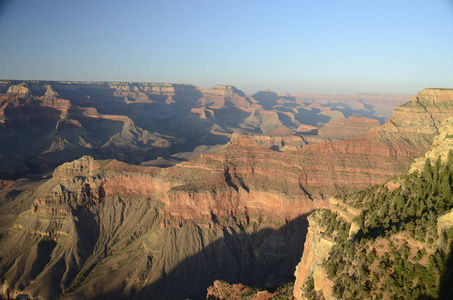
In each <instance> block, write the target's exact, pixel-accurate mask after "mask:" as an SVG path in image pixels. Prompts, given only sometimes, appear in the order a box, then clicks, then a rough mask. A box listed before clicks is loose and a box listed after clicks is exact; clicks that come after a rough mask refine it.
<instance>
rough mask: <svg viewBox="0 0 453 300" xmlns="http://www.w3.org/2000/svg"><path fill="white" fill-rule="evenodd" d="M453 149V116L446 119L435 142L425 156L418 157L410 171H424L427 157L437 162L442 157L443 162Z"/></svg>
mask: <svg viewBox="0 0 453 300" xmlns="http://www.w3.org/2000/svg"><path fill="white" fill-rule="evenodd" d="M450 150H453V118H447V119H445V120H444V121H443V122H442V124H441V127H440V128H439V135H438V136H436V137H435V138H434V141H433V144H432V146H431V148H430V150H429V151H427V152H426V153H425V156H424V157H421V158H417V159H416V160H415V161H414V163H413V164H412V165H411V167H410V171H411V172H414V171H416V170H418V171H422V170H423V166H424V164H425V160H426V159H430V160H431V162H435V161H436V160H437V158H438V157H440V159H441V161H442V162H445V161H446V160H447V158H448V153H449V151H450Z"/></svg>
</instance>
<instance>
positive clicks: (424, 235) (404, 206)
mask: <svg viewBox="0 0 453 300" xmlns="http://www.w3.org/2000/svg"><path fill="white" fill-rule="evenodd" d="M452 184H453V155H452V153H451V151H450V152H449V155H448V159H447V162H446V163H445V164H443V163H441V160H440V159H438V160H436V161H435V162H433V163H431V162H430V161H429V160H426V163H425V166H424V168H423V170H422V172H414V173H411V174H407V175H404V176H401V177H399V178H397V179H395V180H394V181H392V182H390V183H389V184H387V185H379V186H375V187H373V188H370V189H368V190H365V191H361V192H359V193H355V194H353V195H348V196H345V197H344V198H343V199H342V200H343V201H344V203H346V204H347V205H349V206H352V207H354V208H359V209H361V210H362V213H361V214H360V215H359V216H358V217H356V218H355V219H354V220H353V222H354V223H357V224H359V225H360V228H361V229H360V230H359V231H358V232H357V234H356V235H355V237H354V238H353V239H350V240H347V233H346V232H345V230H346V228H348V226H346V225H344V223H345V221H340V222H339V221H338V220H341V218H338V217H337V216H336V215H335V214H333V213H328V212H325V213H323V217H322V220H321V222H323V223H325V224H328V226H327V228H328V229H327V230H326V232H325V233H324V237H325V238H329V239H331V240H333V241H335V242H336V245H335V246H334V247H333V248H332V251H331V254H330V257H329V259H328V260H327V261H326V262H325V265H324V267H325V270H326V272H327V274H328V276H329V278H330V279H331V280H332V281H333V282H334V286H333V294H334V296H336V297H337V298H338V299H368V298H370V297H371V298H374V299H382V298H386V299H418V298H420V297H422V298H424V299H425V298H427V299H437V298H445V297H447V295H449V294H450V293H449V290H448V289H449V287H447V288H445V284H444V283H445V282H447V281H448V278H451V277H452V276H451V274H450V273H451V270H450V269H451V268H450V267H449V266H450V265H451V264H452V263H451V258H449V257H448V256H449V252H450V250H451V245H450V244H451V243H452V241H453V227H450V228H449V229H448V227H446V228H442V227H439V226H438V219H439V217H440V216H442V215H445V214H446V213H447V212H450V211H451V209H452V208H453V193H452ZM438 228H440V229H439V232H438ZM332 237H334V238H332ZM310 287H311V285H310V282H309V280H308V281H306V285H305V289H306V290H305V294H306V295H307V294H310V293H311V294H312V295H315V294H314V293H313V289H310Z"/></svg>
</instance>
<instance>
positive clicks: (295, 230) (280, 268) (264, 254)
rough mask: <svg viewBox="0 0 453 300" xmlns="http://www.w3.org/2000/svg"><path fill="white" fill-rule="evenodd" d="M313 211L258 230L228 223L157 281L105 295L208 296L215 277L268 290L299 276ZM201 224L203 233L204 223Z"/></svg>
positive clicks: (166, 297) (157, 297)
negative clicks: (219, 234)
mask: <svg viewBox="0 0 453 300" xmlns="http://www.w3.org/2000/svg"><path fill="white" fill-rule="evenodd" d="M308 215H309V214H305V215H302V216H300V217H298V218H297V219H294V220H292V221H290V222H288V223H287V224H285V225H284V226H282V227H280V228H278V229H271V228H265V229H262V230H259V231H257V232H254V233H247V232H246V231H245V229H244V228H243V227H242V226H237V227H236V226H235V227H236V228H239V230H235V229H233V228H235V227H224V228H223V229H221V230H222V232H223V237H222V238H220V239H218V240H216V241H215V242H213V243H211V244H209V245H206V246H204V247H203V249H202V251H200V252H198V253H197V254H195V255H193V256H191V257H189V258H187V259H185V260H183V261H182V262H181V263H179V264H178V265H177V266H176V267H175V268H173V269H172V270H168V271H167V272H165V273H163V274H162V276H161V278H160V279H159V280H157V281H156V282H154V283H152V284H150V285H148V286H145V287H144V288H142V289H140V290H137V291H131V294H129V295H124V294H122V293H123V290H122V289H121V287H119V288H118V289H117V290H116V291H111V292H110V293H107V294H104V295H102V299H206V294H207V288H208V287H209V286H211V285H212V284H213V282H214V281H215V280H224V281H226V282H228V283H231V284H235V283H242V284H245V285H248V286H251V287H254V288H260V289H268V290H273V289H275V288H277V287H279V286H282V285H284V284H286V283H288V282H294V280H295V277H294V275H293V274H294V271H295V268H296V265H297V264H298V263H299V261H300V259H301V256H302V252H303V247H304V243H305V236H306V234H307V229H308V221H307V216H308ZM175 230H180V229H175ZM198 230H199V231H200V237H201V234H202V233H201V231H202V229H200V228H198ZM201 239H203V238H202V237H201ZM174 251H177V249H174Z"/></svg>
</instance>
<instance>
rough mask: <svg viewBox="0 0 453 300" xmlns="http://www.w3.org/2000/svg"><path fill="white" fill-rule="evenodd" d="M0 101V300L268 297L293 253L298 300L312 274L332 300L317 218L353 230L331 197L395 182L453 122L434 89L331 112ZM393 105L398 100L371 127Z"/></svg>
mask: <svg viewBox="0 0 453 300" xmlns="http://www.w3.org/2000/svg"><path fill="white" fill-rule="evenodd" d="M0 92H1V93H2V94H1V95H0V104H1V114H0V120H1V121H0V122H1V123H0V139H1V143H0V144H1V145H4V146H2V148H1V149H0V151H1V152H0V154H1V156H0V160H1V161H2V164H1V169H2V170H1V172H0V173H1V179H2V180H3V181H2V182H1V185H0V187H1V190H0V201H1V202H0V207H1V209H0V219H1V221H0V237H1V238H0V257H1V260H0V276H1V277H0V278H1V284H2V288H1V290H0V291H1V294H2V295H3V296H4V297H10V298H14V297H15V296H17V295H19V294H27V295H29V296H30V297H33V298H38V299H49V298H52V297H61V298H62V299H80V298H86V299H148V298H149V297H150V296H151V297H152V298H153V299H186V298H192V299H202V298H206V293H207V289H208V287H210V286H211V285H213V284H214V282H216V283H215V284H214V287H210V288H209V289H210V291H211V296H210V297H211V298H210V299H216V298H215V297H217V296H215V294H216V293H224V290H225V289H228V284H226V283H227V282H228V283H236V284H242V285H248V286H251V287H254V288H261V289H265V288H268V289H270V290H272V289H275V288H276V287H278V286H283V285H285V284H287V283H288V282H293V281H294V277H293V273H294V270H295V269H296V265H297V264H299V263H300V261H301V254H302V251H303V255H304V257H302V263H300V264H299V267H297V271H296V278H297V280H296V282H295V284H294V295H295V296H296V298H300V297H301V296H300V295H299V294H298V293H299V291H300V290H301V288H302V287H303V285H304V284H305V281H306V279H307V278H308V277H309V276H312V277H313V279H314V286H315V290H316V291H317V292H320V291H322V293H323V294H324V295H325V296H327V295H330V294H332V293H331V292H324V287H325V286H327V287H330V289H331V288H332V286H333V283H332V282H329V281H328V276H325V275H326V273H322V272H323V271H322V270H321V269H319V268H318V267H317V266H318V265H319V264H320V263H321V262H322V261H323V258H325V257H327V256H328V255H329V251H330V250H331V248H332V247H333V242H332V243H330V244H329V242H328V241H327V239H326V241H323V240H321V239H320V238H319V231H322V229H319V228H322V226H318V225H316V224H315V222H316V220H317V219H316V218H322V216H320V214H322V213H321V212H322V211H325V210H331V211H334V212H336V213H338V214H339V215H341V216H343V217H344V218H346V220H347V221H348V222H352V221H351V220H352V219H353V218H354V217H355V216H356V214H357V213H356V211H355V210H354V207H351V208H347V209H345V206H344V205H343V204H341V203H340V202H338V201H337V202H335V201H334V200H332V197H333V196H336V195H340V196H345V195H347V194H350V193H354V192H357V191H359V190H361V189H366V188H370V187H372V186H373V185H375V184H385V183H386V182H387V181H388V180H389V179H390V178H392V177H394V176H398V175H401V174H403V173H405V172H406V170H407V169H408V168H409V167H410V165H411V164H412V162H413V160H414V159H415V158H417V157H420V156H422V155H424V153H425V152H427V151H428V150H429V149H430V148H431V145H432V144H433V141H434V144H435V145H442V146H439V147H437V148H436V149H441V150H436V151H437V152H436V153H439V152H442V151H444V150H445V149H447V148H448V147H449V146H448V145H447V146H445V145H446V144H445V143H444V142H441V140H440V139H442V141H443V140H445V139H447V137H449V133H448V131H446V129H445V128H446V127H445V126H446V125H445V124H449V122H451V121H450V120H449V119H448V117H450V116H452V114H453V93H452V91H451V90H443V89H426V90H424V91H422V92H420V93H418V94H417V95H416V96H415V97H413V98H412V99H411V100H410V101H409V98H408V97H403V96H385V95H365V94H363V95H362V94H358V95H355V96H348V97H346V96H342V97H338V98H339V99H340V100H341V101H338V100H337V101H338V102H334V100H333V98H329V97H327V96H326V95H320V96H316V95H305V96H304V95H302V94H298V95H286V94H285V95H278V94H276V93H273V92H271V91H261V92H258V93H256V94H254V95H252V96H246V95H245V94H244V93H243V92H241V91H240V90H238V89H236V88H235V87H232V86H215V87H214V88H212V89H202V88H198V87H196V86H193V85H176V84H148V83H87V82H85V83H80V82H6V81H5V82H2V84H1V85H0ZM332 97H333V96H332ZM367 97H370V98H373V99H376V100H377V103H378V104H377V105H376V106H375V107H374V106H373V107H371V104H368V103H367V102H366V101H367V100H366V99H367ZM318 100H319V101H318ZM395 101H401V102H400V103H399V104H402V103H403V102H407V101H408V102H407V103H405V104H403V105H400V106H399V107H397V108H396V109H395V111H394V112H393V115H392V117H391V118H389V119H388V120H387V121H386V122H385V123H384V124H382V125H381V122H382V121H383V119H382V118H384V117H387V116H388V110H389V105H390V104H389V103H395ZM377 107H379V109H378V108H377ZM442 122H444V126H441V124H442ZM432 149H434V148H432ZM431 151H433V150H431ZM428 153H431V152H428ZM433 155H434V154H433ZM25 174H32V175H33V176H29V177H28V178H21V177H24V175H25ZM338 207H341V209H340V208H338ZM314 211H316V212H315V213H314V214H312V213H313V212H314ZM308 222H310V226H308ZM317 226H318V227H317ZM352 234H353V233H352V232H351V236H352ZM304 244H305V246H304ZM329 247H330V248H329ZM310 253H311V254H310ZM310 255H311V256H310ZM307 270H308V271H307ZM304 272H305V273H304ZM300 274H308V275H300ZM215 280H220V281H215ZM235 288H236V290H237V289H239V290H242V289H243V288H244V287H243V286H239V287H238V286H236V287H235ZM327 291H328V290H327ZM260 295H261V294H260ZM261 296H262V297H264V298H263V299H268V298H265V297H267V296H264V294H262V295H261ZM269 297H272V296H269ZM219 299H220V298H219ZM258 299H260V298H258Z"/></svg>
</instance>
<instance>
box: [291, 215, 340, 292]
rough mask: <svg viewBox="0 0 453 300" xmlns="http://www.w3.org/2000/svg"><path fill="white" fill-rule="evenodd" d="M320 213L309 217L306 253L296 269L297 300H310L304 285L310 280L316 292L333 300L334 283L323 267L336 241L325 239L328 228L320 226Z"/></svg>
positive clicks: (295, 286)
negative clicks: (324, 234)
mask: <svg viewBox="0 0 453 300" xmlns="http://www.w3.org/2000/svg"><path fill="white" fill-rule="evenodd" d="M320 217H322V216H320V212H319V211H317V212H315V213H313V214H311V215H310V216H309V217H308V221H309V226H308V232H307V236H306V239H305V245H304V253H303V256H302V259H301V261H300V263H299V264H298V265H297V267H296V271H295V273H294V276H295V277H296V281H295V282H294V292H293V295H294V297H295V298H296V299H310V298H311V297H310V295H308V293H305V291H304V285H305V283H306V282H309V281H310V280H312V281H313V285H314V290H315V291H316V292H317V293H318V294H322V296H323V297H324V298H325V299H332V286H333V282H332V280H330V279H329V278H328V276H327V274H326V272H325V270H324V268H323V267H322V265H323V264H324V262H325V260H326V259H327V258H328V257H329V252H330V251H331V249H332V247H333V245H334V244H335V243H334V241H332V240H331V239H329V238H327V237H324V236H323V233H324V232H325V230H326V228H325V227H324V226H321V224H319V220H317V219H318V218H320Z"/></svg>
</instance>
